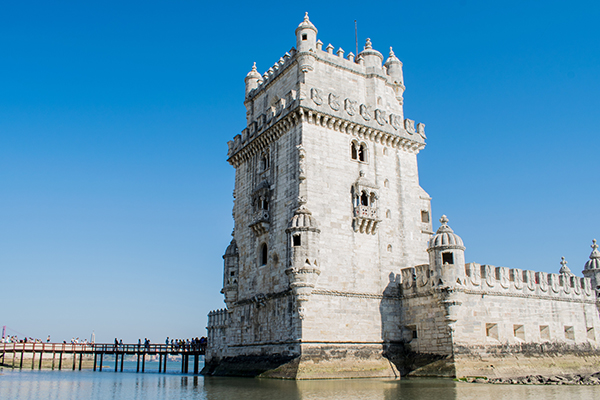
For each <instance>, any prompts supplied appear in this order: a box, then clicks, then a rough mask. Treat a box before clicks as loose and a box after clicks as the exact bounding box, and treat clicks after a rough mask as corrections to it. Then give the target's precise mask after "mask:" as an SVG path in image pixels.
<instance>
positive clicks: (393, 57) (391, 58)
mask: <svg viewBox="0 0 600 400" xmlns="http://www.w3.org/2000/svg"><path fill="white" fill-rule="evenodd" d="M390 64H402V62H400V60H399V59H398V57H396V55H395V54H394V50H392V48H391V47H390V56H389V57H388V59H387V60H386V61H385V64H383V65H385V66H388V65H390Z"/></svg>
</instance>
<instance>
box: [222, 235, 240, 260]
mask: <svg viewBox="0 0 600 400" xmlns="http://www.w3.org/2000/svg"><path fill="white" fill-rule="evenodd" d="M237 255H238V247H237V243H236V241H235V239H231V243H229V246H227V250H225V254H224V255H223V257H231V256H237Z"/></svg>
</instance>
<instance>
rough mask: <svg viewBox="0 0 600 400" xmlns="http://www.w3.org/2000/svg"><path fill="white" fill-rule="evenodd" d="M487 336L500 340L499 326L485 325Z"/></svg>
mask: <svg viewBox="0 0 600 400" xmlns="http://www.w3.org/2000/svg"><path fill="white" fill-rule="evenodd" d="M485 336H487V337H489V338H492V339H496V340H498V324H485Z"/></svg>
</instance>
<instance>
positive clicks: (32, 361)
mask: <svg viewBox="0 0 600 400" xmlns="http://www.w3.org/2000/svg"><path fill="white" fill-rule="evenodd" d="M24 352H25V346H23V353H24ZM31 354H32V356H31V369H33V366H34V365H35V344H34V345H33V350H32V351H31Z"/></svg>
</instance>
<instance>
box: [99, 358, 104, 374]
mask: <svg viewBox="0 0 600 400" xmlns="http://www.w3.org/2000/svg"><path fill="white" fill-rule="evenodd" d="M103 359H104V353H100V372H102V360H103Z"/></svg>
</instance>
